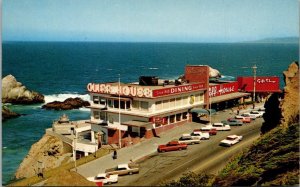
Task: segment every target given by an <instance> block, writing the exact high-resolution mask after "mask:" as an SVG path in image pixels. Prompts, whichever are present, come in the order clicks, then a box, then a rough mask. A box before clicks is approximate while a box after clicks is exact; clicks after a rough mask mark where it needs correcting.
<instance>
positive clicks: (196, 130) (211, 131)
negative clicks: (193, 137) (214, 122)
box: [194, 128, 218, 136]
mask: <svg viewBox="0 0 300 187" xmlns="http://www.w3.org/2000/svg"><path fill="white" fill-rule="evenodd" d="M194 132H208V134H209V135H210V136H213V135H217V132H218V131H217V129H216V128H211V129H210V130H201V129H194Z"/></svg>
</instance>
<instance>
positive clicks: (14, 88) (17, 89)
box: [2, 75, 45, 104]
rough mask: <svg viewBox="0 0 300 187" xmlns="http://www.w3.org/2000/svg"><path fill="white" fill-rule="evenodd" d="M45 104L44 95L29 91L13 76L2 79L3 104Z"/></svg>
mask: <svg viewBox="0 0 300 187" xmlns="http://www.w3.org/2000/svg"><path fill="white" fill-rule="evenodd" d="M44 102H45V100H44V96H43V95H42V94H40V93H37V92H34V91H30V90H28V89H27V88H26V87H25V86H24V85H22V83H20V82H18V81H17V80H16V78H15V77H14V76H13V75H7V76H6V77H4V78H3V79H2V103H11V104H36V103H44Z"/></svg>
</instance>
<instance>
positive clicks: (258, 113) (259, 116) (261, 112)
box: [250, 110, 265, 118]
mask: <svg viewBox="0 0 300 187" xmlns="http://www.w3.org/2000/svg"><path fill="white" fill-rule="evenodd" d="M264 113H265V112H264V111H257V110H252V111H251V112H250V114H253V115H255V116H256V117H257V118H261V117H263V115H264Z"/></svg>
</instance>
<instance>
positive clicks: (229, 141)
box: [220, 135, 243, 147]
mask: <svg viewBox="0 0 300 187" xmlns="http://www.w3.org/2000/svg"><path fill="white" fill-rule="evenodd" d="M242 139H243V136H237V135H230V136H227V137H226V139H224V140H222V141H221V142H220V145H221V146H229V147H230V146H232V145H234V144H237V143H239V142H240V141H242Z"/></svg>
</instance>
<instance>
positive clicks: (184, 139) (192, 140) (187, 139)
mask: <svg viewBox="0 0 300 187" xmlns="http://www.w3.org/2000/svg"><path fill="white" fill-rule="evenodd" d="M178 142H179V143H186V144H188V145H189V144H199V143H200V138H198V137H193V136H191V135H190V134H183V135H182V136H181V137H180V138H179V141H178Z"/></svg>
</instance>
